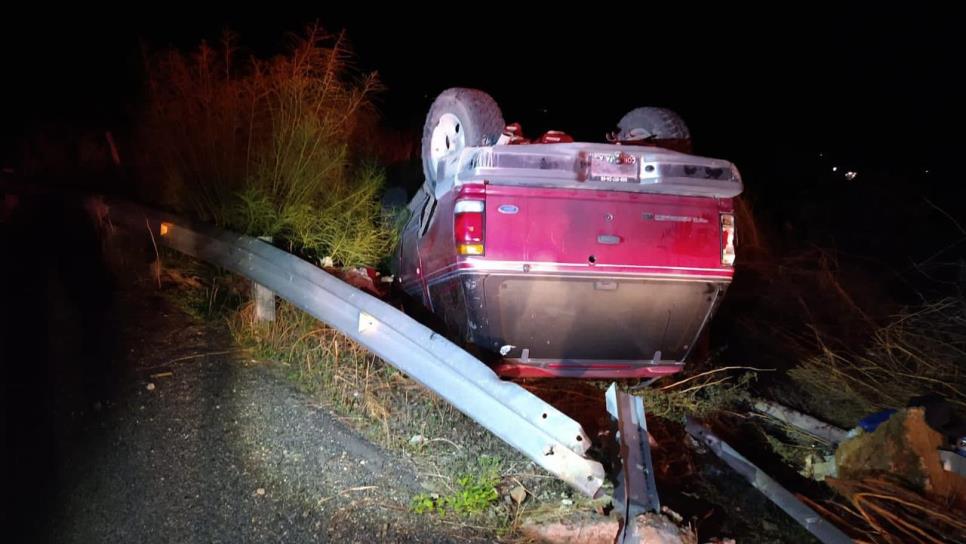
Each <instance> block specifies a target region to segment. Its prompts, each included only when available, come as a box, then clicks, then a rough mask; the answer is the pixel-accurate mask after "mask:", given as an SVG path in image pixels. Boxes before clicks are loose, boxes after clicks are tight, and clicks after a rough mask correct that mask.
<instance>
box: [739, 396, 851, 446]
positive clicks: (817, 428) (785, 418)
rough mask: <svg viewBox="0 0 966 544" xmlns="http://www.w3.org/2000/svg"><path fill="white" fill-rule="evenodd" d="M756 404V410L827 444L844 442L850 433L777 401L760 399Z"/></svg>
mask: <svg viewBox="0 0 966 544" xmlns="http://www.w3.org/2000/svg"><path fill="white" fill-rule="evenodd" d="M754 406H755V410H756V411H758V412H761V413H763V414H767V415H769V416H771V417H773V418H775V419H777V420H779V421H781V422H782V423H785V424H787V425H791V426H792V427H795V428H796V429H798V430H800V431H802V432H805V433H807V434H810V435H812V436H814V437H816V438H818V439H820V440H822V441H823V442H825V443H827V444H831V445H835V444H839V443H841V442H843V441H844V440H845V439H846V437H847V435H848V431H846V430H845V429H840V428H839V427H836V426H835V425H831V424H829V423H825V422H824V421H819V420H818V419H816V418H814V417H812V416H810V415H808V414H803V413H801V412H798V411H796V410H792V409H791V408H788V407H787V406H782V405H781V404H778V403H777V402H769V401H765V400H758V401H756V402H755V405H754Z"/></svg>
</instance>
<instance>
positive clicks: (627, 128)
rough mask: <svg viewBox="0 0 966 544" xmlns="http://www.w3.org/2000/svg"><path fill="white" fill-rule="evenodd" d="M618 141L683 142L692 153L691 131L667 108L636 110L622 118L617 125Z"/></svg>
mask: <svg viewBox="0 0 966 544" xmlns="http://www.w3.org/2000/svg"><path fill="white" fill-rule="evenodd" d="M617 127H618V129H619V132H618V139H619V140H621V141H634V140H681V141H683V142H685V145H684V146H685V147H686V148H687V151H688V152H690V151H691V131H690V130H688V125H687V124H685V122H684V119H682V118H681V116H680V115H678V114H677V113H675V112H674V111H672V110H669V109H667V108H654V107H643V108H635V109H633V110H631V111H629V112H627V113H626V114H625V115H624V117H621V120H620V122H619V123H617Z"/></svg>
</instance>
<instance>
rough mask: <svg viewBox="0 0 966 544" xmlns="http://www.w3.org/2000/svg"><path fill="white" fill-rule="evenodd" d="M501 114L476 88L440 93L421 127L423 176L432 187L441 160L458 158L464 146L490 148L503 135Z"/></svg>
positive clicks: (456, 89) (503, 125)
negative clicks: (484, 146) (487, 146)
mask: <svg viewBox="0 0 966 544" xmlns="http://www.w3.org/2000/svg"><path fill="white" fill-rule="evenodd" d="M505 126H506V124H505V123H504V121H503V112H501V111H500V107H499V106H498V105H497V103H496V101H495V100H493V97H491V96H490V95H488V94H486V93H485V92H483V91H480V90H477V89H464V88H459V87H454V88H451V89H446V90H445V91H443V92H441V93H440V94H439V96H437V97H436V100H435V101H433V105H432V106H430V108H429V113H428V114H427V115H426V124H425V125H424V126H423V141H422V159H423V174H424V175H425V176H426V180H427V181H429V182H430V185H431V186H432V187H434V188H435V186H436V176H437V168H438V166H439V163H440V161H442V160H448V159H452V158H453V157H454V156H459V153H460V152H462V150H463V148H465V147H476V146H482V145H492V144H494V143H496V140H497V138H499V137H500V134H502V133H503V129H504V128H505Z"/></svg>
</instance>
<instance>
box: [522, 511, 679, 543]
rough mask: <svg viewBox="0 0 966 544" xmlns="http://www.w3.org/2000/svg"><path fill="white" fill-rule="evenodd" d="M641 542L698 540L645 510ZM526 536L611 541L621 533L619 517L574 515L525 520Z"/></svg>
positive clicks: (541, 539)
mask: <svg viewBox="0 0 966 544" xmlns="http://www.w3.org/2000/svg"><path fill="white" fill-rule="evenodd" d="M635 521H636V523H637V530H638V534H639V535H640V537H641V539H640V541H641V542H647V543H648V544H655V543H657V544H696V543H697V541H698V540H697V535H695V533H693V532H691V531H690V530H688V529H682V528H680V527H678V526H676V525H675V524H674V523H672V522H671V520H669V519H668V518H666V517H665V516H662V515H660V514H645V515H643V516H639V517H638V518H637V520H635ZM521 531H522V533H523V535H524V536H526V537H528V538H531V539H534V540H537V541H539V542H549V543H552V544H564V543H567V544H611V543H612V542H614V537H616V536H617V531H618V524H617V520H616V519H615V518H613V517H611V518H597V519H587V518H580V519H572V520H569V521H568V520H563V521H555V522H553V523H544V524H534V523H529V522H528V523H524V524H523V526H522V527H521Z"/></svg>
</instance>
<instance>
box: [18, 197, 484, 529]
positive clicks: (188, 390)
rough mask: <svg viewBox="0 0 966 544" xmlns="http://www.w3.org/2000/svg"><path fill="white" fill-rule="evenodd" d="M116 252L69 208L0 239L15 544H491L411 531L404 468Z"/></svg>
mask: <svg viewBox="0 0 966 544" xmlns="http://www.w3.org/2000/svg"><path fill="white" fill-rule="evenodd" d="M114 249H116V248H114ZM110 251H111V250H109V249H108V248H105V245H104V244H103V243H102V240H101V238H100V237H99V236H98V235H97V232H96V230H95V229H94V228H93V226H92V225H90V224H89V223H87V222H86V216H85V215H84V214H83V212H82V211H81V210H78V209H75V208H73V206H72V205H71V204H70V203H67V202H66V201H64V202H62V201H58V200H56V199H51V198H49V197H35V198H34V199H33V200H30V199H28V200H27V201H21V202H20V203H19V205H18V207H17V209H16V210H15V213H14V214H12V215H9V214H8V216H7V217H5V218H4V220H3V221H0V255H3V256H4V264H3V266H2V267H0V268H2V272H0V274H2V276H0V285H3V286H5V287H4V289H6V290H7V295H6V296H5V297H3V298H2V300H3V301H4V302H3V305H2V309H3V312H2V314H3V317H2V319H3V321H2V322H0V331H2V332H0V361H2V364H3V366H2V371H3V375H4V378H5V379H4V382H3V389H2V392H3V398H2V410H3V412H2V416H3V418H2V421H3V427H2V438H3V468H4V486H5V490H4V493H3V495H4V508H3V513H2V515H3V521H4V526H5V527H6V530H7V532H6V533H5V534H6V535H8V537H12V538H13V540H7V541H8V542H21V541H46V542H78V543H80V542H83V543H92V542H180V543H194V542H198V543H200V542H232V543H234V542H450V541H454V542H455V541H459V542H465V541H469V540H481V541H485V540H490V539H491V535H485V534H479V533H474V532H470V531H469V529H466V528H463V527H459V526H458V525H451V524H446V523H440V522H439V521H438V520H434V519H432V518H431V517H427V516H416V515H414V514H411V513H409V512H408V508H407V506H408V504H409V500H410V498H411V497H412V495H413V494H415V493H417V492H419V491H420V489H421V488H420V486H419V482H418V481H417V477H416V473H415V471H414V467H413V466H412V464H411V463H409V462H408V461H407V460H406V459H405V458H404V457H400V456H398V455H393V454H390V453H388V452H386V451H384V450H382V449H381V448H380V447H378V446H377V445H374V444H372V443H370V442H368V441H367V440H365V439H364V438H362V437H361V436H359V435H358V434H356V433H355V432H353V431H352V430H351V429H350V428H348V427H347V426H346V425H345V424H343V423H342V422H341V421H340V420H339V419H338V418H337V417H336V416H335V415H334V414H332V413H331V412H329V411H328V410H326V409H325V408H324V407H321V406H316V405H313V403H312V402H311V400H310V399H309V398H308V397H306V396H304V395H303V394H301V393H300V392H299V391H298V390H296V389H295V388H294V387H293V386H292V385H291V384H290V382H289V381H288V380H287V379H285V377H284V376H282V375H281V374H280V372H279V369H278V368H276V367H272V366H270V365H265V364H255V363H253V361H251V360H250V359H249V358H248V357H247V356H246V354H245V353H243V352H239V351H238V350H237V348H236V347H235V346H234V345H233V344H232V342H231V338H230V335H229V334H228V332H227V330H225V329H224V327H221V326H218V325H213V324H211V323H205V322H202V321H200V320H198V319H196V318H194V317H192V316H190V315H189V314H187V313H186V312H184V311H182V310H180V309H178V308H177V307H176V306H175V305H173V304H172V303H171V301H170V300H169V299H168V298H166V297H165V296H163V294H162V293H161V292H159V291H158V289H157V286H156V285H152V283H151V281H150V278H147V277H145V275H144V274H142V272H143V271H144V270H146V264H147V263H146V259H147V258H148V252H147V251H146V250H145V248H144V247H137V244H135V247H133V250H132V248H131V247H128V248H125V251H123V252H122V253H123V255H122V257H121V258H120V259H118V258H117V255H116V254H114V256H113V257H112V258H109V255H108V253H110ZM112 259H113V260H112ZM108 262H111V263H113V264H111V265H108ZM118 263H120V264H121V265H122V266H121V267H120V268H118V266H116V265H117V264H118Z"/></svg>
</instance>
